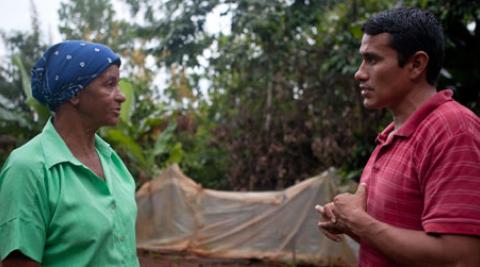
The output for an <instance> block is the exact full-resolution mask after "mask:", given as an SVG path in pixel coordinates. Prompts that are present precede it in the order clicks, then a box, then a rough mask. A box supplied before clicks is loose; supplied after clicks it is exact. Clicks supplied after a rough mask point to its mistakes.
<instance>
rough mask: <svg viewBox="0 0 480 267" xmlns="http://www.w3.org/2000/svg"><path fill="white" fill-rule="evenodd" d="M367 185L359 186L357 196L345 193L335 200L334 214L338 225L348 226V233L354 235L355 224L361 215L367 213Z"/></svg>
mask: <svg viewBox="0 0 480 267" xmlns="http://www.w3.org/2000/svg"><path fill="white" fill-rule="evenodd" d="M366 191H367V190H366V184H364V183H362V184H360V185H359V186H358V188H357V191H356V192H355V194H350V193H344V194H340V195H337V196H336V197H334V198H333V206H334V208H333V210H332V212H333V214H334V216H335V218H336V220H337V221H338V222H337V223H340V224H343V225H344V226H346V228H347V229H345V230H346V232H348V233H353V232H354V231H353V230H354V229H355V228H354V223H356V222H357V218H358V216H359V215H363V214H364V213H366V199H367V193H366Z"/></svg>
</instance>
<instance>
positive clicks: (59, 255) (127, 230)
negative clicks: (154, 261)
mask: <svg viewBox="0 0 480 267" xmlns="http://www.w3.org/2000/svg"><path fill="white" fill-rule="evenodd" d="M95 146H96V149H97V153H98V155H99V157H100V160H101V163H102V167H103V171H104V174H105V180H104V179H102V178H100V177H98V176H97V175H96V174H95V173H94V172H92V171H91V170H90V169H88V168H87V167H85V166H84V165H83V164H82V163H81V162H80V161H78V160H77V159H76V158H75V157H74V156H73V155H72V153H71V152H70V150H69V149H68V147H67V146H66V144H65V143H64V141H63V139H62V138H61V137H60V136H59V135H58V133H57V131H56V130H55V128H54V127H53V124H52V123H51V122H50V120H49V121H48V123H47V124H46V126H45V128H44V129H43V131H42V133H40V134H39V135H37V136H36V137H35V138H33V139H32V140H30V141H29V142H28V143H26V144H25V145H23V146H21V147H20V148H18V149H16V150H14V151H13V152H12V153H11V155H10V156H9V158H8V159H7V161H6V162H5V164H4V166H3V169H2V171H1V173H0V258H1V259H2V260H3V259H4V258H5V257H6V256H7V255H8V254H10V252H12V251H14V250H20V251H21V252H22V253H23V254H24V255H26V256H28V257H29V258H31V259H33V260H35V261H37V262H40V263H41V266H62V267H64V266H129V267H130V266H139V263H138V259H137V255H136V246H135V219H136V213H137V208H136V204H135V197H134V194H135V183H134V180H133V178H132V176H131V174H130V173H129V172H128V170H127V168H126V167H125V165H124V164H123V162H122V160H121V159H120V157H119V156H118V155H117V154H116V153H115V152H114V151H113V150H112V148H111V147H110V146H109V145H108V144H107V143H106V142H105V141H103V140H102V139H101V138H100V137H98V136H96V137H95Z"/></svg>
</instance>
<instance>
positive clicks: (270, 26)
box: [0, 0, 480, 190]
mask: <svg viewBox="0 0 480 267" xmlns="http://www.w3.org/2000/svg"><path fill="white" fill-rule="evenodd" d="M123 1H124V3H125V4H127V5H128V6H129V8H130V11H131V16H132V18H134V17H135V18H140V19H136V20H133V19H132V20H128V21H127V20H122V19H118V18H116V16H115V9H114V8H113V6H112V3H111V2H110V0H85V1H73V0H65V1H64V2H63V3H62V4H61V7H60V9H59V10H58V14H59V17H60V20H61V22H60V25H59V30H60V32H61V34H62V36H63V37H64V38H65V39H86V40H92V41H95V42H102V43H105V44H107V45H109V46H111V47H112V48H113V49H114V50H115V51H117V52H119V53H120V54H121V55H122V58H123V62H124V64H123V66H122V69H123V71H122V75H123V77H124V79H123V80H122V84H121V87H122V90H123V91H124V93H125V94H126V96H127V98H128V101H127V102H126V103H125V105H124V106H123V111H122V120H121V123H120V125H118V126H117V127H115V128H108V129H102V131H101V133H100V134H101V135H102V136H103V137H104V138H106V139H107V140H108V141H109V142H110V143H112V145H113V146H114V148H115V149H116V150H117V151H118V152H120V154H121V155H122V157H123V159H124V160H125V161H126V163H127V164H128V166H129V169H130V170H131V171H132V173H133V174H134V176H135V178H136V179H137V182H138V184H141V183H143V182H145V181H146V180H148V179H151V178H152V177H153V176H154V175H155V174H156V173H157V172H158V171H159V170H160V169H161V168H164V167H165V166H167V165H168V164H172V163H178V164H180V166H181V168H182V169H183V171H184V172H186V174H187V175H188V176H190V177H192V178H194V179H195V180H196V181H198V182H200V183H202V184H203V185H204V186H205V187H211V188H217V189H231V190H272V189H281V188H285V187H287V186H290V185H292V184H294V183H295V182H297V181H300V180H303V179H305V178H307V177H311V176H313V175H315V174H317V173H320V172H322V171H323V170H325V169H327V168H329V167H331V166H334V167H336V168H338V169H340V170H341V173H342V174H343V177H344V178H345V179H349V178H355V177H358V175H359V173H360V171H361V169H362V167H363V165H364V164H365V163H366V160H367V159H368V156H369V154H370V152H371V150H372V148H373V145H374V139H375V136H376V134H377V132H378V131H379V130H381V129H382V128H383V127H384V126H385V125H386V124H387V123H388V122H389V120H390V119H391V118H390V115H389V114H388V113H387V112H385V111H367V110H365V109H364V108H363V107H362V104H361V98H360V95H359V92H358V90H357V89H356V84H355V83H354V81H353V74H354V72H355V70H356V68H357V66H358V65H359V62H360V58H359V56H358V53H357V50H358V47H359V44H360V39H361V36H362V33H361V30H360V26H361V24H362V22H363V21H364V20H365V19H366V18H367V17H369V16H370V15H372V14H373V13H375V12H377V11H380V10H383V9H387V8H392V7H394V6H418V7H421V8H425V9H428V10H430V11H432V12H433V13H434V14H435V15H437V16H438V17H439V18H440V20H441V22H442V24H443V26H444V29H445V32H446V36H447V57H446V62H445V68H444V69H443V70H442V77H441V80H440V82H439V88H445V87H450V88H453V89H454V90H455V92H456V93H455V98H456V99H457V100H459V101H460V102H461V103H463V104H464V105H466V106H468V107H469V108H470V109H472V110H473V111H474V112H475V113H476V114H479V112H480V91H479V88H480V61H479V60H476V59H479V58H480V26H479V24H480V2H479V1H468V0H458V1H449V0H404V1H394V0H376V1H374V0H322V1H311V0H303V1H302V0H268V1H264V0H237V1H229V0H183V1H181V0H163V1H161V0H138V1H136V0H135V1H134V0H123ZM212 12H220V13H221V14H222V15H223V16H226V17H228V18H230V20H229V21H230V23H231V24H230V26H229V29H225V31H220V32H214V33H212V32H208V31H206V28H205V23H206V20H207V18H208V14H211V13H212ZM37 20H38V18H37V14H36V12H35V9H33V12H32V29H31V31H29V32H2V33H1V37H2V40H3V42H4V43H5V45H6V47H7V49H8V58H7V59H6V60H4V61H2V62H1V63H0V164H1V163H3V160H4V159H5V158H6V156H7V155H8V153H9V152H10V151H11V149H13V148H14V147H17V146H19V145H21V144H23V143H24V142H26V141H27V140H28V139H30V138H31V137H32V136H34V135H35V134H37V133H38V132H39V131H40V130H41V128H42V127H43V124H44V122H45V120H46V118H47V117H48V113H46V111H45V109H42V108H41V107H39V106H38V103H35V101H34V100H33V99H32V98H31V96H30V93H29V75H28V73H29V70H30V68H31V66H32V65H33V63H34V60H35V59H37V58H39V57H40V55H41V53H42V52H43V51H44V50H45V48H46V47H47V46H49V45H51V44H49V43H48V44H47V43H44V42H43V41H42V40H43V39H42V38H40V37H41V36H42V35H43V34H44V33H42V32H40V30H39V28H38V26H36V25H38V23H37ZM138 21H140V22H138ZM159 77H160V78H161V79H162V80H163V82H162V83H159V82H158V79H159Z"/></svg>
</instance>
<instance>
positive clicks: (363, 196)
mask: <svg viewBox="0 0 480 267" xmlns="http://www.w3.org/2000/svg"><path fill="white" fill-rule="evenodd" d="M355 195H356V196H357V197H359V198H360V201H361V203H362V206H363V209H366V202H367V184H366V183H361V184H359V185H358V188H357V192H355Z"/></svg>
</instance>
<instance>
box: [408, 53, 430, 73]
mask: <svg viewBox="0 0 480 267" xmlns="http://www.w3.org/2000/svg"><path fill="white" fill-rule="evenodd" d="M428 61H429V57H428V54H427V53H426V52H424V51H417V52H415V54H413V55H412V56H411V57H410V69H411V72H410V73H411V78H412V79H418V78H419V77H421V76H422V75H425V76H426V75H427V73H426V72H427V65H428Z"/></svg>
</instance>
